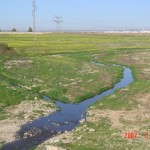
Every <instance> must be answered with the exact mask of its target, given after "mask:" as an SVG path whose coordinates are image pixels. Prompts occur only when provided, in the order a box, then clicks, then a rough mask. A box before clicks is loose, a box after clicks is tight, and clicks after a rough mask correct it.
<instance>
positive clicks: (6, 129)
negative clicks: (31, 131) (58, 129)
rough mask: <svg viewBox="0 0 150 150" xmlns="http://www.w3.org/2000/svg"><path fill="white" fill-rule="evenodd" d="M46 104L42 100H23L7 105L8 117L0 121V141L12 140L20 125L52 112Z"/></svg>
mask: <svg viewBox="0 0 150 150" xmlns="http://www.w3.org/2000/svg"><path fill="white" fill-rule="evenodd" d="M47 104H48V102H46V101H43V100H38V101H23V102H21V103H20V104H19V105H16V106H11V107H8V108H7V109H6V110H5V111H6V112H7V113H8V115H9V116H10V117H8V118H7V119H5V120H1V121H0V141H5V142H11V141H14V140H15V133H16V132H17V131H19V129H20V126H21V125H23V124H25V123H27V122H29V121H32V120H34V119H36V118H39V117H40V116H43V115H44V116H46V115H48V114H50V113H52V112H54V111H55V109H52V108H50V107H47ZM52 107H53V106H52Z"/></svg>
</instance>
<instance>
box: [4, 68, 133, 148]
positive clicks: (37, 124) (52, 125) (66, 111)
mask: <svg viewBox="0 0 150 150" xmlns="http://www.w3.org/2000/svg"><path fill="white" fill-rule="evenodd" d="M122 67H123V69H124V73H123V78H122V79H121V81H120V82H119V83H116V84H115V86H114V87H113V88H112V89H109V90H107V91H105V92H103V93H101V94H99V95H96V96H94V97H93V98H89V99H87V100H85V101H83V102H81V103H79V104H65V103H62V102H60V101H56V106H57V107H61V111H56V112H54V113H53V114H50V115H49V116H46V117H41V118H39V119H36V120H34V121H32V122H29V123H26V124H24V125H22V126H21V130H20V131H18V140H16V141H14V142H12V143H8V144H6V145H5V146H4V147H3V148H2V150H10V149H13V150H15V149H16V150H27V149H29V148H30V147H32V146H37V145H39V144H41V143H42V142H44V141H45V140H47V139H48V138H50V137H52V136H54V135H57V134H60V133H63V132H65V131H71V130H73V129H74V128H75V127H76V126H78V125H79V123H80V120H82V119H86V115H85V111H86V109H87V107H88V106H89V105H91V104H93V103H94V102H96V101H98V100H100V99H101V98H103V97H104V96H106V95H110V94H112V93H114V91H115V90H117V89H119V88H123V87H126V86H128V85H129V84H130V83H131V82H133V77H132V73H131V70H130V69H129V68H127V67H124V66H122ZM44 98H45V100H49V97H47V96H44Z"/></svg>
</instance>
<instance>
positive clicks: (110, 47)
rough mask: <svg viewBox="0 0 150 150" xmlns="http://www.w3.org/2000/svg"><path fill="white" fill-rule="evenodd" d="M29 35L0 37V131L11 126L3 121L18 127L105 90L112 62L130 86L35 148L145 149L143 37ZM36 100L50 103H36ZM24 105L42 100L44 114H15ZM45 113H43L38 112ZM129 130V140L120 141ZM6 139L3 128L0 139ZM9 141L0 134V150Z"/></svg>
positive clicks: (147, 117)
mask: <svg viewBox="0 0 150 150" xmlns="http://www.w3.org/2000/svg"><path fill="white" fill-rule="evenodd" d="M35 36H36V40H35V41H33V37H32V35H30V34H0V84H1V86H0V92H1V93H0V119H1V121H0V126H1V127H2V126H4V125H6V124H7V125H8V126H11V123H10V122H9V121H10V120H15V122H19V121H20V122H22V123H24V120H26V121H29V120H33V119H34V118H37V117H39V116H43V115H46V114H47V113H50V112H52V111H53V110H54V109H55V105H54V101H53V100H60V101H63V102H66V103H69V102H71V103H78V102H80V101H83V100H85V99H87V98H90V97H92V96H94V95H96V94H99V93H101V92H103V91H105V90H107V89H109V88H111V87H113V85H114V84H115V83H116V82H118V81H119V80H120V79H121V78H122V73H123V70H122V68H121V67H117V66H114V67H113V66H112V64H120V65H124V66H128V67H130V69H131V70H132V73H133V77H134V82H133V83H132V84H130V85H129V86H127V87H125V88H123V89H119V90H117V91H116V92H115V93H114V94H112V95H109V96H107V97H104V98H103V99H102V100H100V101H98V102H96V103H95V104H94V105H92V106H90V107H89V108H88V110H87V112H86V113H87V120H86V121H85V122H83V123H82V124H81V125H80V126H79V127H77V128H76V129H74V130H73V131H72V132H70V133H65V134H63V135H58V136H57V137H54V138H53V139H49V140H48V141H46V142H45V143H43V144H42V145H40V146H39V147H37V148H36V149H39V150H40V149H43V148H45V147H46V146H47V145H55V146H60V147H64V148H66V149H70V150H103V149H104V150H105V149H112V150H113V149H139V150H140V149H149V148H150V138H149V137H148V134H149V135H150V109H149V108H150V35H149V34H79V33H78V34H77V33H76V34H75V33H74V34H73V33H70V34H69V33H57V34H54V33H51V34H37V35H35ZM92 62H98V63H102V64H106V65H107V66H111V67H103V66H98V65H96V64H94V63H92ZM43 95H46V96H49V97H50V98H51V99H52V100H50V101H48V102H46V103H45V102H44V103H43V102H41V100H42V97H43ZM24 103H25V104H24ZM29 103H34V104H33V107H35V105H36V103H37V104H38V103H40V104H41V103H42V106H43V108H44V107H45V109H42V108H37V110H35V109H33V107H30V108H29V109H31V111H30V110H29V112H28V111H27V110H21V109H19V110H17V109H18V108H20V107H19V106H20V105H21V106H22V107H23V106H26V105H27V104H29ZM23 104H24V105H23ZM40 106H41V105H40ZM36 107H38V106H37V105H36ZM47 108H48V109H49V110H51V111H50V112H45V110H46V109H47ZM10 110H11V111H10ZM16 112H17V113H16ZM33 112H34V113H33ZM28 113H29V114H30V115H28V116H27V114H28ZM16 119H17V121H16ZM12 124H14V126H15V123H14V122H13V123H12ZM17 125H18V124H17ZM16 129H18V128H16ZM12 132H14V131H12ZM130 133H134V134H135V133H136V136H135V137H134V138H131V137H128V134H130ZM6 134H8V133H5V131H3V133H2V134H1V135H6ZM13 136H14V133H13V134H12V135H11V136H10V138H8V139H5V138H4V136H0V143H1V145H2V144H4V143H5V142H9V141H11V140H12V139H13ZM5 137H6V136H5ZM56 139H57V140H56ZM58 139H59V140H58ZM55 141H58V142H55Z"/></svg>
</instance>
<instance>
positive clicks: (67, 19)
mask: <svg viewBox="0 0 150 150" xmlns="http://www.w3.org/2000/svg"><path fill="white" fill-rule="evenodd" d="M36 5H37V11H36V30H53V29H55V28H56V25H55V23H54V22H53V18H54V16H55V15H56V16H61V17H62V21H63V22H62V23H61V29H62V30H66V29H68V30H103V29H104V30H113V29H140V28H143V26H144V27H145V29H146V28H148V29H150V0H36ZM29 26H31V27H32V0H1V3H0V29H5V30H6V29H12V28H13V27H15V28H16V29H17V30H27V29H28V27H29Z"/></svg>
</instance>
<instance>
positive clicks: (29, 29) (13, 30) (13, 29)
mask: <svg viewBox="0 0 150 150" xmlns="http://www.w3.org/2000/svg"><path fill="white" fill-rule="evenodd" d="M2 31H4V32H7V31H8V32H17V29H16V28H12V30H1V29H0V32H2ZM27 32H33V30H32V28H31V27H29V28H28V30H27Z"/></svg>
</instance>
